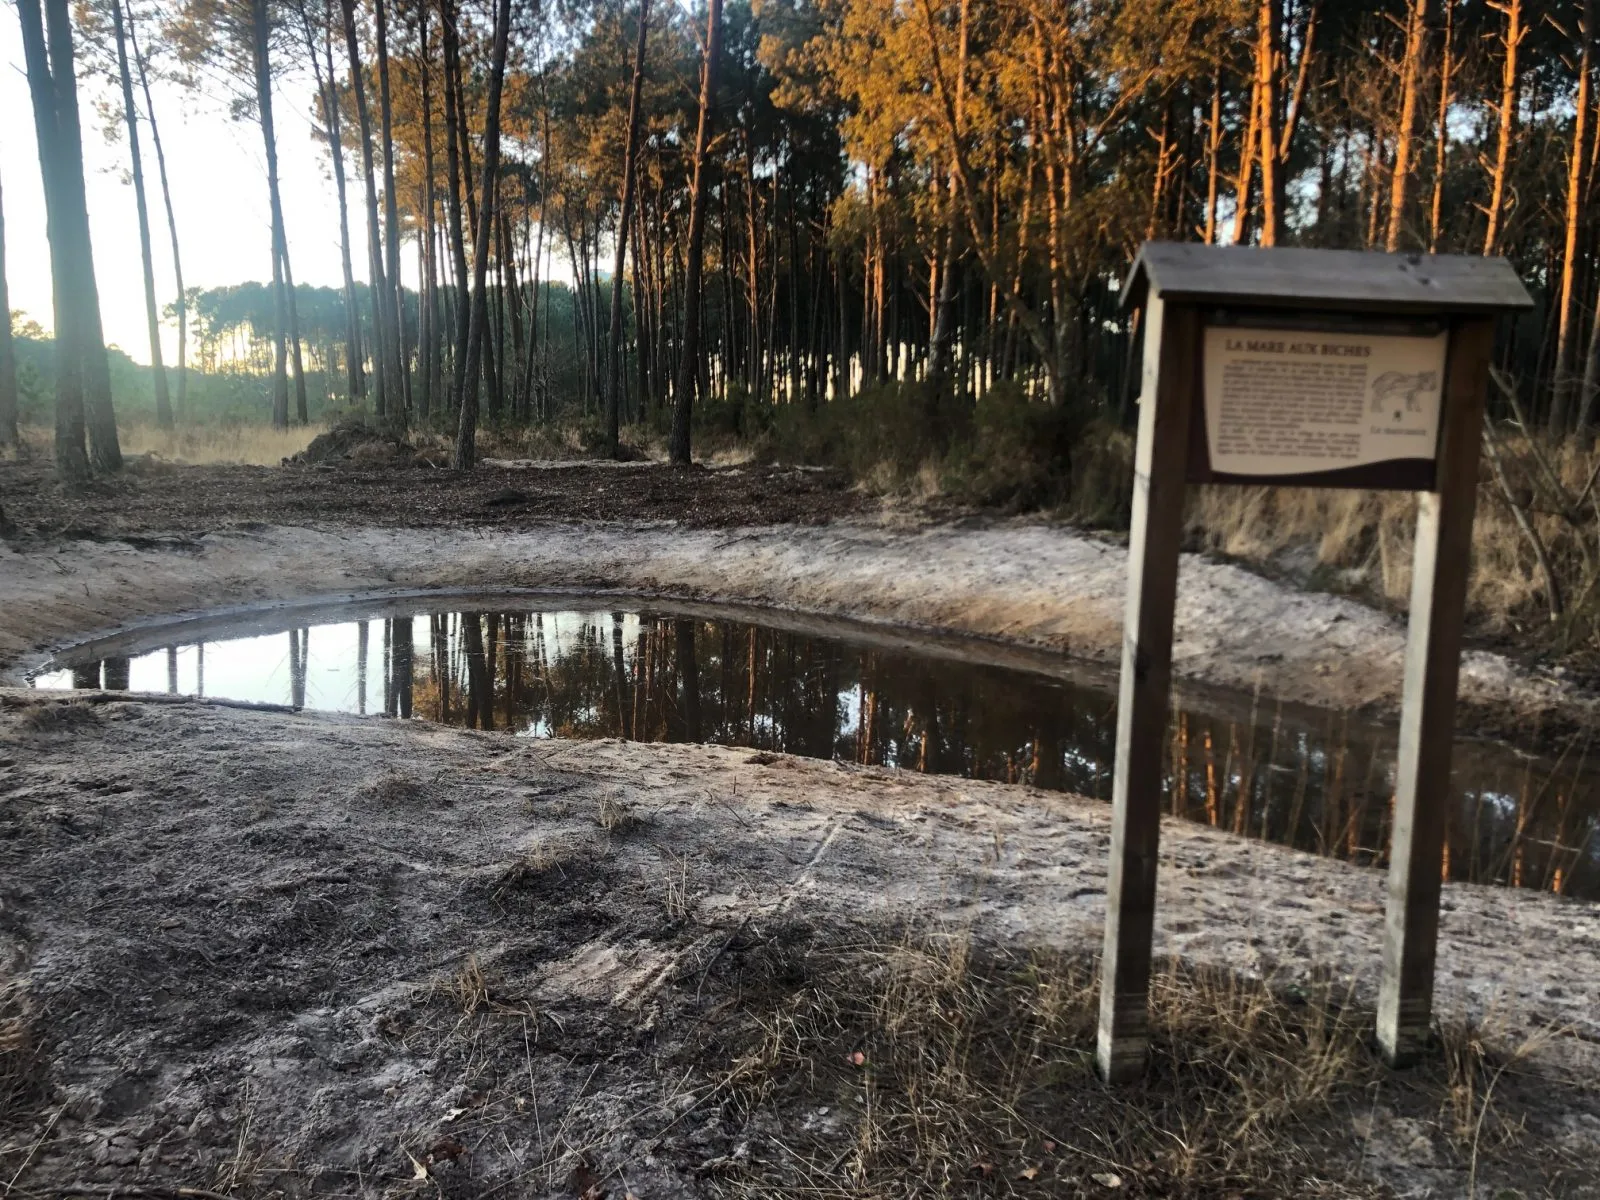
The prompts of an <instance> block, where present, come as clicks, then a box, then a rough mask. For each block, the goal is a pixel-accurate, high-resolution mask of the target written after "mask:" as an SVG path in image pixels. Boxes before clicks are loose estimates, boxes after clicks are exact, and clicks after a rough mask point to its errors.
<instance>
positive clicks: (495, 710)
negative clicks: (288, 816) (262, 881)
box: [33, 595, 1600, 898]
mask: <svg viewBox="0 0 1600 1200" xmlns="http://www.w3.org/2000/svg"><path fill="white" fill-rule="evenodd" d="M33 682H34V686H36V687H41V688H93V687H106V688H113V689H117V688H128V689H133V690H136V691H156V692H172V693H184V694H193V695H205V696H212V697H225V698H227V699H232V700H250V701H269V702H276V703H281V704H287V705H291V706H293V707H296V708H307V709H313V710H318V711H328V712H348V713H384V714H388V715H389V716H392V717H398V718H422V719H426V720H430V721H439V722H445V723H448V724H454V725H466V726H471V727H474V728H479V729H498V730H505V731H510V732H513V733H518V734H527V735H532V736H554V737H567V738H603V737H610V738H630V739H634V740H638V741H662V742H713V743H718V744H722V745H730V746H747V747H751V748H755V749H762V750H776V751H783V752H787V753H791V754H800V755H806V756H808V757H812V758H825V759H835V760H839V761H843V762H853V763H870V764H875V765H881V766H887V767H899V768H904V769H906V770H912V771H924V772H932V773H938V774H948V775H959V776H963V777H967V778H972V779H993V780H1004V781H1007V782H1012V783H1028V784H1032V785H1034V786H1036V787H1040V788H1053V789H1061V790H1066V791H1073V792H1079V793H1082V794H1084V795H1087V796H1093V797H1098V798H1100V799H1109V797H1110V792H1111V769H1112V761H1113V754H1114V744H1115V735H1116V679H1115V676H1114V674H1113V673H1110V672H1107V671H1104V670H1103V669H1097V668H1093V667H1086V666H1084V665H1082V664H1074V663H1071V662H1068V661H1066V660H1063V659H1062V658H1061V657H1060V656H1057V655H1052V654H1048V653H1045V652H1042V651H1029V650H1019V649H1016V648H1013V647H1003V646H998V645H994V644H989V643H984V642H980V641H976V640H968V639H959V638H937V637H924V636H914V635H908V634H906V633H904V632H899V631H893V630H887V629H884V628H881V627H877V626H871V625H865V624H862V625H856V624H854V623H849V622H837V621H820V620H810V619H806V618H802V617H797V616H791V615H780V614H774V613H770V612H769V613H758V612H751V611H744V610H732V609H727V608H711V607H703V606H700V607H697V606H692V605H686V606H685V605H665V604H644V605H641V604H640V603H639V602H638V601H637V600H629V601H627V602H625V603H624V602H622V601H621V600H615V601H612V600H608V599H606V598H604V597H595V596H588V597H574V596H535V595H506V596H500V597H493V598H489V597H484V596H473V597H471V598H467V597H457V598H453V599H447V598H441V597H437V596H429V597H417V598H411V599H403V600H390V601H386V602H383V603H371V602H368V603H364V604H349V605H342V606H330V607H322V608H318V609H294V610H285V609H276V610H272V611H269V612H257V613H255V614H252V615H247V616H236V617H230V618H210V619H205V620H201V621H188V622H183V623H181V624H175V625H169V626H165V627H159V628H152V629H148V630H145V631H143V632H139V633H135V634H125V635H121V636H119V637H117V638H113V639H104V640H102V641H100V642H96V643H89V644H85V645H84V646H81V647H78V648H77V649H75V650H74V651H72V652H69V653H65V654H63V655H61V656H59V657H58V658H57V659H56V660H55V661H53V662H52V663H50V664H48V665H47V666H46V668H45V669H44V670H42V671H41V672H40V673H38V674H37V675H36V676H35V677H34V680H33ZM1395 746H1396V735H1395V730H1394V729H1393V727H1392V726H1388V725H1384V724H1381V723H1378V722H1374V721H1371V720H1368V719H1365V718H1361V717H1358V716H1356V715H1353V714H1348V713H1339V712H1331V711H1322V710H1317V709H1312V708H1306V707H1301V706H1293V707H1291V706H1287V705H1283V704H1278V703H1273V702H1269V701H1267V700H1266V699H1263V698H1259V697H1253V696H1251V695H1249V694H1239V693H1236V692H1228V691H1224V690H1220V689H1200V690H1194V689H1185V690H1184V691H1182V692H1181V693H1180V694H1179V695H1177V696H1176V697H1175V705H1174V711H1173V714H1172V718H1171V724H1170V729H1169V737H1168V739H1167V743H1166V760H1167V795H1166V806H1167V808H1168V810H1169V811H1170V812H1172V813H1173V814H1175V815H1177V816H1180V817H1183V818H1186V819H1188V820H1193V821H1201V822H1204V823H1206V824H1209V825H1212V826H1216V827H1218V828H1221V829H1225V830H1228V831H1231V832H1233V833H1235V834H1239V835H1241V836H1247V837H1254V838H1264V839H1267V840H1269V841H1274V842H1281V843H1285V844H1288V845H1292V846H1296V847H1299V848H1301V849H1305V850H1310V851H1314V852H1316V853H1319V854H1327V855H1333V856H1336V857H1339V858H1343V859H1347V860H1351V861H1354V862H1358V863H1363V864H1369V865H1382V864H1383V863H1384V861H1385V859H1386V847H1387V844H1388V840H1389V825H1390V821H1391V819H1392V796H1393V781H1394V761H1395V752H1396V750H1395ZM1586 749H1587V747H1586V745H1583V744H1575V745H1573V746H1572V747H1570V748H1569V749H1568V751H1567V752H1566V753H1565V754H1563V755H1561V756H1559V757H1557V758H1552V759H1540V758H1530V757H1528V756H1525V755H1522V754H1520V753H1518V752H1516V751H1513V750H1511V749H1509V748H1507V747H1504V746H1500V745H1497V744H1490V743H1483V742H1476V741H1471V740H1462V741H1459V742H1458V744H1457V746H1456V751H1455V756H1454V760H1455V762H1454V784H1455V787H1454V789H1453V803H1452V806H1451V810H1450V813H1449V818H1448V834H1447V845H1446V850H1445V855H1444V860H1443V862H1442V863H1441V870H1442V872H1443V874H1444V877H1445V878H1447V879H1458V880H1469V881H1476V882H1485V883H1499V884H1507V885H1511V886H1516V887H1524V888H1538V889H1543V890H1547V891H1554V892H1559V893H1563V894H1566V895H1571V896H1577V897H1584V898H1594V897H1600V791H1597V789H1596V787H1595V784H1596V782H1597V778H1596V775H1595V773H1594V772H1593V771H1591V770H1590V769H1589V767H1588V765H1587V763H1586V762H1585V751H1586Z"/></svg>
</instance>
